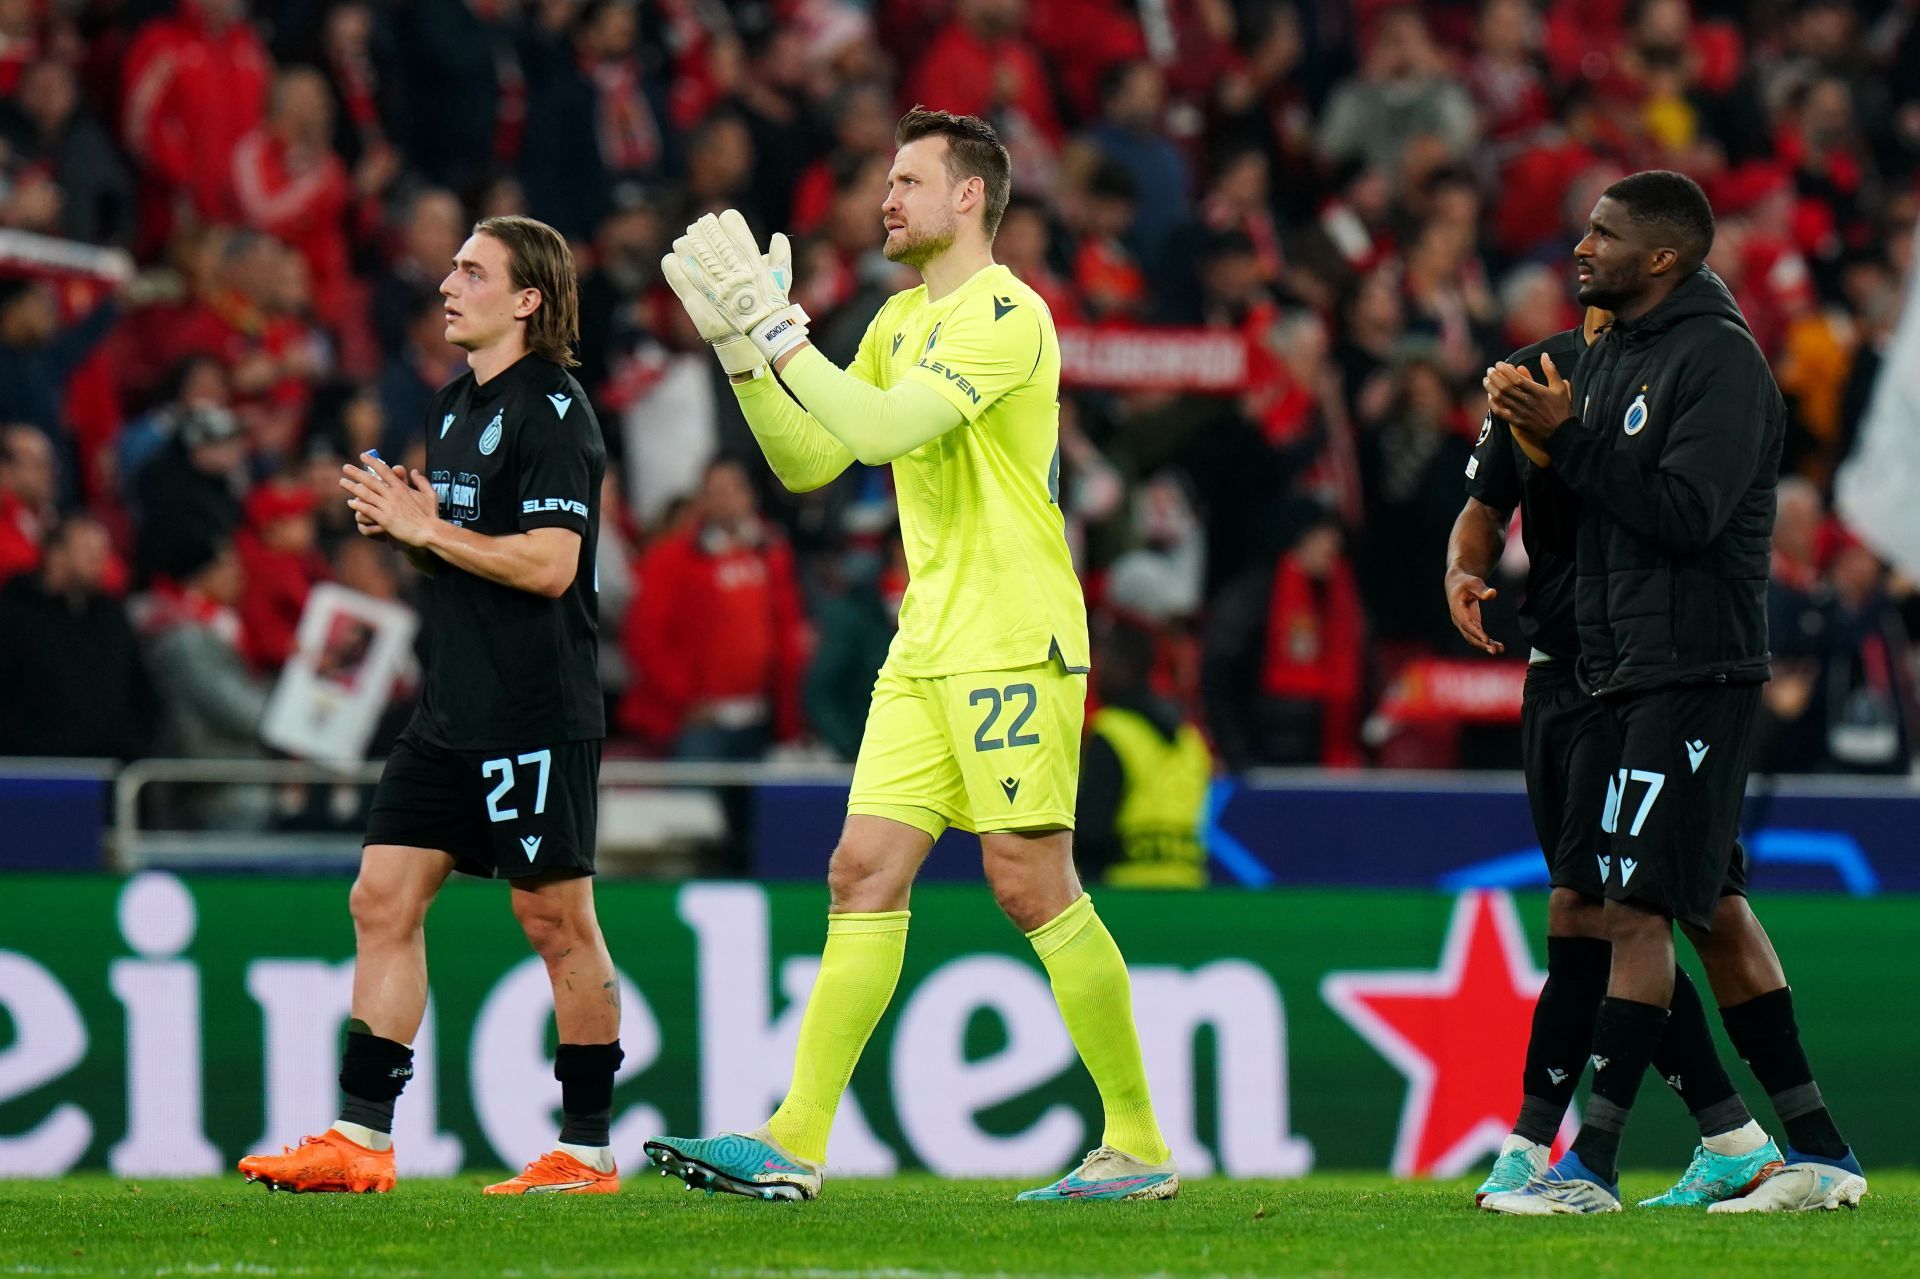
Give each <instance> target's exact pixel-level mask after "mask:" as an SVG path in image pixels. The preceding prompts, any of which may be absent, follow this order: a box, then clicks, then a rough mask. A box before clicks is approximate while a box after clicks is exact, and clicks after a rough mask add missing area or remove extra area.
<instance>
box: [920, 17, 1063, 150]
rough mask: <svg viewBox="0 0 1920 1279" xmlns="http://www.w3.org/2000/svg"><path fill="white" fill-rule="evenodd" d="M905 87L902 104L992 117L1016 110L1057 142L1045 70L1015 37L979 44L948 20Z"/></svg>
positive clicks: (1057, 124)
mask: <svg viewBox="0 0 1920 1279" xmlns="http://www.w3.org/2000/svg"><path fill="white" fill-rule="evenodd" d="M905 88H906V93H905V95H904V97H905V100H906V101H908V102H923V103H925V104H926V105H927V106H929V107H932V108H934V109H936V110H939V111H951V112H953V113H954V114H955V115H978V116H991V115H993V113H994V110H995V108H996V107H999V106H1002V105H1006V106H1011V107H1014V108H1016V109H1018V110H1019V112H1020V113H1021V114H1022V115H1024V116H1025V117H1026V118H1027V120H1028V122H1029V123H1031V124H1032V125H1033V126H1034V127H1035V128H1036V129H1038V130H1039V131H1040V132H1041V133H1042V134H1044V135H1045V136H1046V137H1047V139H1048V140H1049V141H1051V142H1055V143H1058V142H1059V140H1060V132H1061V131H1060V121H1059V119H1058V117H1056V116H1055V115H1054V113H1053V90H1052V88H1051V87H1050V86H1049V85H1048V83H1047V69H1046V67H1045V66H1043V65H1042V64H1041V61H1040V55H1039V54H1038V53H1037V52H1035V50H1034V48H1033V46H1032V45H1031V44H1029V43H1028V42H1027V41H1025V40H1023V39H1021V38H1020V37H1018V36H1008V37H1006V38H1004V39H1000V40H982V39H981V38H980V37H978V36H976V35H975V34H974V33H973V32H971V31H969V30H967V29H966V28H965V27H964V26H962V25H960V24H959V23H958V22H950V23H948V24H947V25H946V27H945V28H943V29H942V30H941V32H940V34H939V35H937V36H935V37H934V38H933V42H932V43H931V44H929V45H928V46H927V51H926V54H925V56H923V57H922V58H921V59H920V65H919V66H918V67H916V68H914V72H913V74H912V75H911V76H908V77H907V80H906V85H905ZM1003 88H1010V89H1011V90H1012V92H1011V93H1010V94H1009V93H1005V92H1003V91H1002V90H1003Z"/></svg>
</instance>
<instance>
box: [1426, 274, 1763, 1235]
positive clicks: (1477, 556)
mask: <svg viewBox="0 0 1920 1279" xmlns="http://www.w3.org/2000/svg"><path fill="white" fill-rule="evenodd" d="M1611 320H1612V317H1611V316H1610V315H1608V314H1607V313H1606V312H1605V311H1601V310H1598V309H1590V310H1589V311H1588V312H1587V318H1586V322H1585V324H1584V325H1583V326H1582V327H1581V328H1577V329H1568V330H1567V331H1566V332H1564V333H1556V334H1554V335H1553V336H1552V337H1550V338H1547V339H1545V340H1544V341H1540V342H1536V343H1534V344H1533V345H1531V346H1528V347H1525V348H1523V349H1521V350H1519V351H1516V352H1514V353H1513V354H1512V355H1510V356H1508V357H1507V359H1506V363H1508V364H1510V365H1513V366H1514V367H1516V368H1522V369H1525V370H1527V372H1528V373H1529V374H1531V375H1532V376H1533V377H1534V378H1535V379H1536V380H1541V379H1542V378H1543V377H1544V373H1543V372H1542V369H1541V363H1540V362H1541V357H1542V356H1546V357H1547V358H1549V359H1552V360H1553V361H1554V363H1555V365H1556V366H1558V367H1562V368H1572V367H1574V365H1575V364H1576V363H1577V362H1578V360H1579V358H1580V355H1581V353H1582V352H1584V351H1585V350H1586V348H1587V345H1588V343H1589V342H1591V341H1592V340H1594V338H1595V337H1596V336H1597V335H1598V334H1599V332H1600V331H1601V330H1602V329H1603V328H1604V327H1605V326H1606V325H1607V324H1608V323H1610V322H1611ZM1529 450H1531V454H1530V453H1529ZM1467 494H1468V497H1467V504H1466V506H1465V507H1463V508H1462V509H1461V511H1460V515H1459V518H1458V519H1456V520H1455V521H1454V526H1453V536H1452V538H1451V539H1450V540H1449V542H1448V545H1447V576H1446V594H1447V607H1448V611H1449V612H1450V613H1451V614H1452V617H1453V623H1454V625H1455V627H1457V628H1458V629H1459V631H1460V633H1461V635H1462V636H1464V637H1465V638H1466V640H1467V642H1468V643H1470V644H1472V645H1473V646H1474V647H1476V648H1478V649H1481V650H1482V651H1484V652H1487V653H1489V654H1495V655H1497V654H1499V653H1500V652H1501V651H1502V646H1501V645H1500V644H1499V643H1497V642H1496V641H1494V640H1493V639H1491V638H1490V637H1489V636H1488V635H1487V633H1486V631H1485V629H1484V628H1483V627H1482V625H1481V622H1480V604H1481V602H1482V601H1483V600H1487V599H1491V598H1492V597H1493V595H1494V591H1493V588H1491V587H1489V586H1488V585H1487V578H1488V577H1490V576H1491V575H1492V573H1493V569H1494V566H1495V564H1497V563H1498V562H1499V559H1500V553H1501V551H1502V549H1503V547H1504V545H1505V542H1506V532H1507V524H1508V521H1509V519H1510V518H1511V516H1512V514H1513V511H1514V508H1515V507H1516V506H1517V507H1519V509H1520V513H1521V534H1522V537H1523V539H1524V540H1525V543H1526V548H1527V581H1526V595H1525V597H1524V598H1523V599H1522V601H1521V604H1520V629H1521V633H1522V635H1523V636H1524V637H1525V638H1526V640H1527V642H1528V645H1529V648H1530V650H1531V651H1530V652H1529V653H1528V657H1527V682H1526V691H1525V694H1524V701H1523V703H1522V708H1521V713H1520V741H1521V757H1522V767H1523V769H1524V772H1525V775H1526V782H1527V802H1528V804H1529V806H1530V807H1531V808H1532V810H1533V823H1534V829H1535V830H1536V831H1537V832H1538V834H1539V836H1540V849H1541V852H1542V853H1543V854H1545V856H1546V860H1547V872H1548V881H1549V883H1550V884H1551V886H1552V890H1551V894H1550V896H1549V897H1548V899H1547V980H1546V984H1545V985H1543V986H1542V987H1541V988H1540V997H1539V1000H1538V1001H1537V1002H1536V1004H1535V1005H1534V1012H1533V1026H1532V1031H1531V1033H1530V1034H1529V1036H1528V1039H1527V1057H1526V1065H1525V1068H1524V1069H1523V1070H1522V1072H1521V1089H1522V1100H1521V1106H1520V1112H1519V1115H1518V1117H1517V1118H1516V1120H1515V1122H1514V1126H1513V1132H1512V1134H1511V1135H1510V1136H1508V1137H1507V1139H1506V1140H1505V1142H1503V1143H1502V1145H1501V1147H1500V1156H1499V1158H1498V1159H1496V1160H1495V1161H1494V1165H1493V1171H1492V1172H1491V1173H1490V1174H1489V1175H1488V1177H1487V1179H1486V1181H1485V1182H1484V1183H1482V1185H1481V1186H1480V1188H1479V1189H1478V1190H1477V1191H1476V1192H1475V1195H1474V1199H1475V1202H1478V1203H1484V1202H1485V1201H1486V1198H1487V1197H1488V1196H1489V1195H1494V1194H1498V1193H1500V1192H1502V1191H1507V1190H1518V1189H1520V1188H1521V1187H1522V1186H1524V1185H1526V1184H1527V1182H1529V1181H1530V1180H1532V1179H1533V1178H1534V1177H1536V1176H1538V1175H1539V1174H1540V1173H1542V1172H1545V1171H1546V1168H1547V1159H1548V1153H1549V1151H1550V1150H1551V1148H1552V1146H1553V1141H1554V1137H1555V1136H1556V1134H1557V1133H1558V1132H1559V1129H1560V1125H1561V1122H1562V1121H1563V1120H1564V1119H1565V1117H1566V1113H1567V1105H1568V1103H1569V1102H1571V1101H1572V1100H1573V1094H1574V1090H1575V1088H1577V1087H1578V1086H1579V1083H1580V1076H1581V1073H1582V1071H1583V1069H1584V1064H1585V1062H1586V1059H1587V1053H1588V1049H1589V1048H1590V1046H1591V1045H1592V1041H1593V1020H1594V1014H1595V1013H1596V1012H1597V1011H1598V1010H1599V1007H1600V1001H1601V999H1602V998H1603V997H1604V996H1605V995H1606V991H1607V972H1608V967H1609V964H1610V962H1611V959H1612V947H1611V945H1610V944H1609V943H1608V941H1607V932H1606V922H1605V918H1604V911H1603V905H1604V900H1605V892H1606V884H1605V876H1604V873H1603V871H1602V870H1601V867H1602V866H1603V865H1604V859H1605V858H1606V856H1607V838H1608V837H1607V835H1606V833H1605V832H1604V831H1603V830H1601V828H1600V821H1601V817H1602V814H1603V811H1604V800H1605V796H1606V793H1607V781H1608V779H1609V778H1610V777H1612V776H1613V770H1614V767H1615V765H1616V764H1617V763H1618V762H1619V755H1620V746H1619V737H1618V731H1617V726H1616V725H1615V723H1614V717H1613V712H1612V710H1611V709H1610V708H1609V707H1608V706H1607V705H1606V704H1605V703H1604V702H1603V701H1601V700H1600V699H1599V698H1595V697H1591V696H1589V695H1588V694H1587V693H1586V692H1585V691H1584V690H1582V689H1581V687H1580V684H1579V680H1578V679H1577V678H1576V676H1575V673H1574V666H1575V663H1576V662H1577V660H1578V659H1579V656H1580V642H1579V636H1578V633H1577V631H1576V628H1575V625H1574V606H1573V593H1574V564H1575V553H1574V548H1575V541H1576V537H1577V533H1578V529H1579V523H1580V499H1579V497H1577V496H1576V495H1575V494H1574V492H1573V490H1571V489H1569V488H1568V487H1567V485H1566V482H1565V481H1564V480H1562V479H1561V478H1560V477H1559V476H1558V475H1556V474H1555V473H1554V471H1553V469H1552V461H1551V459H1550V458H1548V457H1547V455H1546V454H1545V453H1543V452H1541V451H1540V450H1539V449H1538V448H1536V447H1535V446H1533V445H1532V444H1531V443H1529V442H1527V441H1525V440H1524V439H1522V438H1521V437H1517V436H1515V435H1514V434H1513V433H1512V431H1511V429H1510V428H1509V426H1508V424H1507V423H1506V422H1505V421H1503V420H1502V419H1500V418H1497V417H1495V416H1493V414H1492V413H1491V412H1489V414H1488V415H1487V419H1486V421H1485V422H1484V423H1483V424H1482V425H1481V428H1480V438H1479V440H1478V442H1477V443H1476V444H1475V445H1474V450H1473V457H1472V458H1471V459H1470V460H1469V461H1468V463H1467ZM1673 981H1674V988H1673V1007H1672V1014H1671V1017H1670V1019H1669V1021H1668V1023H1667V1029H1666V1033H1665V1035H1663V1036H1662V1037H1661V1040H1660V1046H1659V1049H1658V1051H1657V1052H1656V1053H1655V1054H1654V1063H1653V1064H1654V1068H1655V1069H1656V1070H1658V1071H1659V1073H1660V1077H1661V1078H1662V1079H1665V1080H1666V1081H1667V1082H1668V1084H1670V1085H1671V1086H1672V1087H1673V1088H1674V1090H1675V1091H1676V1092H1677V1093H1678V1094H1679V1095H1680V1099H1681V1100H1682V1101H1683V1102H1684V1103H1685V1104H1686V1107H1687V1109H1688V1111H1689V1112H1690V1113H1691V1114H1692V1115H1693V1117H1694V1120H1695V1122H1696V1123H1697V1124H1698V1125H1699V1128H1700V1143H1701V1144H1700V1146H1699V1147H1698V1148H1697V1149H1696V1150H1695V1152H1694V1157H1693V1160H1692V1162H1691V1163H1690V1164H1689V1165H1688V1167H1687V1170H1686V1172H1685V1173H1683V1174H1682V1175H1681V1177H1680V1180H1679V1181H1678V1182H1677V1183H1676V1184H1675V1185H1674V1186H1673V1187H1672V1188H1671V1189H1670V1190H1668V1191H1667V1192H1666V1193H1665V1194H1662V1195H1660V1196H1657V1197H1656V1198H1653V1199H1648V1200H1644V1201H1643V1205H1645V1206H1654V1207H1667V1206H1692V1205H1700V1204H1707V1203H1713V1202H1717V1201H1719V1200H1722V1199H1729V1198H1732V1197H1735V1196H1737V1195H1740V1194H1742V1193H1744V1192H1745V1191H1746V1189H1747V1188H1748V1186H1749V1185H1750V1184H1751V1183H1752V1182H1753V1181H1754V1179H1755V1178H1756V1177H1757V1176H1759V1175H1760V1174H1761V1173H1762V1172H1763V1171H1767V1170H1770V1169H1772V1168H1775V1167H1778V1166H1779V1163H1780V1151H1779V1148H1778V1147H1776V1146H1775V1145H1774V1144H1773V1141H1772V1140H1771V1139H1770V1138H1769V1137H1768V1136H1767V1134H1766V1132H1765V1130H1764V1129H1762V1128H1761V1127H1760V1125H1759V1124H1757V1123H1755V1122H1754V1119H1753V1116H1752V1114H1750V1113H1749V1112H1748V1110H1747V1107H1746V1103H1745V1102H1744V1101H1742V1100H1741V1097H1740V1094H1739V1091H1738V1090H1737V1089H1735V1087H1734V1086H1733V1081H1732V1079H1730V1078H1729V1077H1728V1075H1727V1072H1726V1069H1725V1068H1724V1067H1723V1066H1722V1065H1721V1064H1720V1057H1719V1051H1718V1049H1716V1048H1715V1046H1714V1042H1713V1031H1712V1029H1711V1027H1709V1026H1708V1024H1707V1014H1706V1009H1705V1007H1704V1006H1703V1005H1702V1004H1701V1002H1700V994H1699V992H1698V991H1697V990H1696V989H1695V988H1694V985H1693V982H1692V980H1691V979H1690V978H1688V976H1687V973H1686V970H1685V969H1683V968H1678V967H1676V968H1675V969H1674V974H1673Z"/></svg>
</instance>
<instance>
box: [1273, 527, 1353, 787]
mask: <svg viewBox="0 0 1920 1279" xmlns="http://www.w3.org/2000/svg"><path fill="white" fill-rule="evenodd" d="M1364 639H1365V636H1364V634H1363V630H1362V620H1361V612H1360V593H1359V591H1358V590H1357V589H1356V588H1355V587H1354V584H1353V573H1352V570H1350V569H1349V568H1348V567H1347V562H1346V560H1345V558H1341V559H1339V560H1336V561H1335V562H1334V565H1333V571H1332V572H1330V573H1328V574H1327V576H1326V578H1325V579H1324V580H1323V581H1316V580H1315V579H1314V578H1313V577H1312V576H1310V575H1309V574H1308V573H1307V572H1306V570H1305V569H1303V568H1301V567H1300V564H1299V562H1298V561H1297V560H1296V559H1295V558H1294V557H1293V556H1292V555H1287V556H1285V557H1283V558H1282V559H1281V561H1280V564H1279V567H1278V568H1277V569H1276V570H1275V572H1274V580H1273V600H1272V603H1270V604H1269V605H1268V607H1267V659H1266V664H1265V667H1264V669H1263V670H1262V671H1261V673H1260V689H1261V691H1262V692H1264V693H1266V694H1267V695H1268V696H1269V697H1284V698H1290V699H1292V700H1295V701H1309V702H1319V703H1320V704H1321V707H1322V714H1321V718H1320V758H1321V762H1322V763H1326V764H1334V765H1345V764H1357V763H1359V762H1360V752H1359V745H1358V740H1357V729H1358V725H1359V717H1360V693H1361V686H1362V676H1363V670H1362V661H1363V658H1364V654H1363V652H1362V644H1363V642H1364Z"/></svg>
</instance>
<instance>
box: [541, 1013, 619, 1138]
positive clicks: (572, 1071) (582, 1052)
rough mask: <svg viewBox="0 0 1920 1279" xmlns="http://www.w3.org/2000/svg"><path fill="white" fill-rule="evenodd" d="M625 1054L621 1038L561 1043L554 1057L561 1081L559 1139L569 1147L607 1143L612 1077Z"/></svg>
mask: <svg viewBox="0 0 1920 1279" xmlns="http://www.w3.org/2000/svg"><path fill="white" fill-rule="evenodd" d="M625 1059H626V1054H625V1053H623V1052H621V1051H620V1041H619V1040H617V1039H616V1040H614V1041H613V1042H612V1043H610V1044H561V1045H560V1051H559V1052H557V1053H555V1054H554V1056H553V1077H554V1078H555V1079H558V1080H559V1081H560V1112H561V1124H560V1140H561V1141H562V1142H565V1143H566V1144H567V1145H569V1146H604V1145H606V1144H607V1143H608V1141H609V1140H610V1138H609V1136H608V1129H609V1128H610V1127H611V1126H612V1124H613V1076H614V1072H615V1071H617V1070H619V1069H620V1063H621V1062H622V1061H623V1060H625Z"/></svg>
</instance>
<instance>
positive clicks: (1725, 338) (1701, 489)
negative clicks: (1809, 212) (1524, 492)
mask: <svg viewBox="0 0 1920 1279" xmlns="http://www.w3.org/2000/svg"><path fill="white" fill-rule="evenodd" d="M1573 394H1574V407H1575V409H1576V410H1577V412H1578V414H1579V416H1578V417H1576V418H1574V419H1572V420H1570V421H1568V422H1566V423H1564V424H1563V425H1562V426H1561V427H1560V429H1559V430H1558V431H1557V432H1556V433H1555V434H1554V436H1553V439H1552V440H1551V441H1550V443H1549V447H1548V452H1549V453H1550V454H1551V455H1552V457H1553V465H1554V468H1555V469H1556V470H1557V471H1559V473H1560V476H1561V478H1562V479H1564V480H1565V481H1566V482H1567V484H1568V485H1569V486H1570V487H1571V488H1572V489H1573V490H1574V492H1576V493H1578V494H1579V495H1580V497H1581V498H1582V499H1583V505H1582V509H1581V517H1580V531H1579V541H1578V551H1577V555H1576V561H1577V568H1576V573H1577V580H1576V583H1575V587H1574V612H1575V616H1576V618H1577V619H1578V622H1579V629H1580V672H1581V677H1582V681H1583V682H1584V683H1585V684H1586V686H1587V687H1588V688H1589V689H1590V690H1592V691H1593V692H1596V693H1600V694H1603V695H1607V694H1619V693H1630V692H1641V691H1645V690H1648V689H1654V688H1664V687H1667V686H1669V685H1675V684H1704V683H1723V684H1757V683H1760V682H1762V681H1764V680H1765V679H1767V678H1768V676H1769V674H1770V669H1769V659H1768V653H1767V568H1768V560H1769V549H1770V548H1769V543H1770V541H1771V539H1772V535H1773V510H1774V486H1775V484H1776V483H1777V482H1778V480H1779V477H1780V443H1781V438H1782V434H1783V432H1784V429H1785V422H1786V405H1785V404H1784V403H1783V402H1782V401H1781V399H1780V389H1779V387H1777V386H1776V385H1774V381H1773V373H1772V371H1771V370H1770V369H1768V367H1767V362H1766V358H1765V357H1764V356H1762V355H1761V353H1760V348H1759V346H1758V345H1756V344H1755V342H1754V340H1753V335H1752V334H1751V333H1749V332H1748V331H1747V325H1746V321H1745V320H1744V319H1743V318H1742V317H1741V315H1740V308H1739V306H1738V305H1737V304H1736V303H1735V302H1734V300H1733V295H1732V294H1730V293H1729V292H1727V286H1726V285H1725V284H1723V283H1721V281H1720V277H1719V276H1717V275H1715V274H1714V273H1713V272H1712V271H1711V270H1708V269H1707V268H1706V267H1702V268H1700V269H1699V270H1698V271H1696V272H1695V273H1694V274H1693V275H1692V276H1690V277H1689V278H1688V279H1687V280H1686V281H1685V282H1684V283H1682V284H1681V285H1680V286H1679V287H1678V288H1677V289H1675V290H1674V291H1673V294H1672V295H1671V296H1670V297H1668V298H1667V300H1666V301H1664V302H1662V303H1661V304H1660V305H1659V306H1657V307H1655V308H1654V309H1653V310H1652V311H1649V312H1648V313H1647V314H1646V315H1644V316H1642V317H1640V318H1639V319H1638V320H1635V321H1632V322H1625V321H1622V322H1620V323H1616V324H1615V325H1614V326H1613V327H1612V328H1611V329H1610V330H1608V331H1607V332H1606V333H1605V334H1603V335H1602V336H1601V337H1600V339H1599V340H1598V341H1597V342H1595V343H1594V344H1593V345H1592V346H1590V347H1588V348H1587V350H1586V353H1585V355H1584V356H1583V357H1582V359H1581V361H1580V365H1579V368H1578V369H1577V370H1576V371H1575V373H1574V375H1573Z"/></svg>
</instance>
